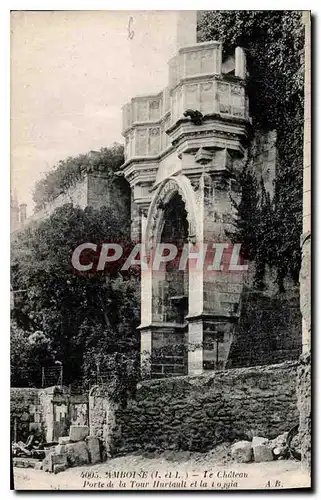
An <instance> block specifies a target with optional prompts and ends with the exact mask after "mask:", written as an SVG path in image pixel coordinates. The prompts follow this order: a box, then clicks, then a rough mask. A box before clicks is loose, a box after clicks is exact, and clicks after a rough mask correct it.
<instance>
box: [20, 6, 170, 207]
mask: <svg viewBox="0 0 321 500" xmlns="http://www.w3.org/2000/svg"><path fill="white" fill-rule="evenodd" d="M131 16H132V18H133V22H132V30H133V32H134V36H133V38H130V37H129V36H128V23H129V19H130V17H131ZM173 23H175V12H173V11H156V12H150V11H149V12H137V11H135V12H132V13H131V12H128V11H123V12H120V11H119V12H117V11H109V12H108V11H78V12H72V11H69V12H63V11H60V12H59V11H56V12H14V13H13V14H12V22H11V33H12V39H11V40H12V41H11V43H12V50H11V64H12V70H11V151H12V155H11V182H12V190H13V191H14V190H16V192H17V195H18V200H19V203H22V202H25V203H27V204H28V214H29V215H30V214H31V212H32V210H33V202H32V190H33V187H34V183H35V182H36V181H37V180H39V179H40V178H41V176H42V175H43V173H44V172H46V171H48V170H49V169H50V168H52V166H53V165H54V164H55V163H56V162H57V161H58V160H60V159H64V158H65V157H67V156H69V155H76V154H78V153H83V152H86V151H90V150H92V149H99V148H101V147H102V146H108V145H110V144H111V143H112V142H113V141H120V142H122V136H121V106H122V105H123V104H124V103H125V102H126V101H127V100H128V99H129V98H130V97H132V96H134V95H135V94H139V93H144V92H153V91H155V92H156V91H159V90H161V89H162V88H163V87H164V86H165V85H166V81H167V62H168V59H169V58H170V57H171V56H172V54H173V51H174V50H175V49H174V48H173V47H175V45H174V43H175V33H174V28H173V29H172V27H173V26H174V24H173Z"/></svg>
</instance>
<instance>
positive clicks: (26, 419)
mask: <svg viewBox="0 0 321 500" xmlns="http://www.w3.org/2000/svg"><path fill="white" fill-rule="evenodd" d="M42 419H43V412H42V408H41V407H40V403H39V389H31V388H11V398H10V428H11V440H13V439H16V440H17V441H25V440H26V438H27V437H28V435H29V430H30V424H31V423H40V422H41V421H42ZM15 434H16V435H15Z"/></svg>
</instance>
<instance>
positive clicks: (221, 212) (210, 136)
mask: <svg viewBox="0 0 321 500" xmlns="http://www.w3.org/2000/svg"><path fill="white" fill-rule="evenodd" d="M179 17H182V18H184V19H185V23H181V26H183V27H182V28H181V32H180V33H179V34H178V48H177V54H176V55H175V56H174V57H172V58H171V60H170V61H169V64H168V86H167V87H166V88H165V89H164V90H163V91H162V92H160V93H157V94H149V95H140V96H137V97H133V98H132V99H131V100H130V102H129V103H127V104H125V106H124V107H123V135H124V137H125V163H124V165H123V170H122V173H123V175H124V176H125V178H126V179H127V180H128V182H129V184H130V187H131V193H132V202H131V218H132V239H133V240H137V241H141V242H142V243H143V245H144V247H145V248H146V252H147V254H148V253H152V252H153V250H154V249H155V247H156V245H157V244H158V243H162V242H164V243H173V244H175V245H176V246H178V248H179V250H182V249H183V246H184V244H186V243H190V244H191V245H194V252H196V253H197V251H199V248H200V245H208V248H212V247H213V244H217V243H228V242H229V237H228V233H229V232H230V231H231V230H232V229H233V226H232V224H231V223H232V218H233V204H232V202H231V198H233V199H234V200H237V199H238V197H239V195H240V186H239V185H238V181H237V173H239V172H240V171H241V170H242V168H243V166H244V163H245V161H246V157H247V150H248V147H249V131H250V129H251V117H250V116H249V102H248V97H247V95H246V88H245V79H246V75H247V68H246V57H245V54H244V51H243V49H242V48H240V47H237V48H236V49H235V54H234V56H233V57H232V56H229V57H227V58H223V51H222V44H221V43H220V42H216V41H210V42H204V43H196V12H191V11H189V12H182V13H180V14H179ZM180 41H183V43H184V45H181V44H180ZM256 141H257V143H258V150H259V153H258V155H257V161H256V165H255V170H256V174H257V176H258V179H263V181H264V184H265V188H266V190H267V191H268V192H270V193H271V194H272V191H273V180H274V178H275V168H276V167H275V158H276V152H275V133H273V132H270V133H268V134H266V135H262V137H260V138H257V139H256ZM192 251H193V250H192ZM192 251H191V252H192ZM250 282H251V272H249V273H244V272H243V273H242V272H225V273H224V272H216V273H213V272H212V273H210V272H206V269H201V270H199V271H197V272H195V269H193V265H192V263H191V261H190V264H189V266H188V269H184V270H180V269H178V266H177V265H176V266H173V265H172V264H171V263H170V262H168V263H164V265H163V267H162V268H161V270H159V271H153V270H146V271H145V270H144V271H142V273H141V325H140V327H139V328H140V331H141V352H142V354H141V361H142V365H143V366H144V373H145V374H146V375H147V376H152V377H153V378H158V377H164V376H173V375H184V374H200V373H202V372H203V371H204V370H214V369H222V368H225V367H227V366H228V365H231V354H232V353H233V352H234V354H235V356H236V357H237V353H238V352H242V351H243V350H244V347H245V350H247V349H249V348H250V347H249V345H248V343H249V339H248V338H244V339H243V342H245V344H246V345H245V346H242V339H240V341H238V343H239V344H240V342H241V344H240V345H238V346H237V345H235V342H236V337H237V332H238V330H239V329H240V319H242V318H241V316H242V307H241V306H242V303H243V304H244V307H243V313H245V315H247V316H249V315H251V311H252V309H253V308H255V306H256V307H261V306H262V307H263V309H264V310H265V311H266V309H269V312H266V313H265V312H264V311H263V312H262V318H261V319H257V318H256V319H255V314H252V317H253V321H254V322H256V326H255V328H256V330H258V331H257V333H256V336H257V338H256V340H255V342H254V344H255V345H254V346H253V353H254V357H253V356H247V355H246V354H245V353H244V352H243V353H242V354H241V356H242V358H243V362H242V360H241V361H240V359H238V360H237V365H238V366H239V365H241V366H242V364H243V365H251V364H252V365H254V364H266V363H271V362H275V361H284V360H286V359H293V358H297V357H298V355H299V352H300V346H301V339H300V318H299V313H298V311H299V301H298V300H299V299H298V294H296V295H295V294H294V296H293V294H292V295H291V298H290V302H288V301H287V300H284V299H283V301H282V307H283V311H282V308H281V309H280V310H279V312H275V311H274V305H275V304H274V305H272V303H271V302H270V301H269V299H268V297H267V295H266V294H265V295H264V296H263V300H262V297H261V296H260V297H257V295H256V296H255V301H256V303H255V305H253V306H252V305H251V300H250V303H249V299H248V297H249V296H248V295H244V293H243V292H244V291H245V289H247V291H251V286H250V288H249V287H248V286H247V288H246V286H245V285H249V284H250ZM270 295H271V294H270ZM250 298H251V297H250ZM252 302H253V301H252ZM246 307H247V309H246V311H245V308H246ZM274 314H279V315H280V316H282V315H284V317H286V318H287V319H286V321H285V322H284V321H281V323H282V327H281V328H283V332H281V331H280V332H278V333H277V334H276V335H275V338H274V339H273V340H272V337H273V335H274V334H273V331H272V332H271V327H272V330H273V328H276V329H277V330H278V329H279V321H278V319H277V320H276V321H274V322H273V319H272V317H273V315H274ZM243 315H244V314H243ZM264 321H265V322H266V324H265V325H264ZM241 322H242V321H241ZM271 322H272V323H271ZM268 323H269V326H267V324H268ZM284 323H286V324H284ZM269 335H272V337H271V341H269V339H268V336H269ZM282 337H283V338H282ZM233 342H234V345H233ZM262 344H263V350H262ZM272 344H273V345H272ZM260 346H261V347H260ZM257 349H258V351H260V354H259V355H258V356H256V358H255V351H257ZM235 356H234V357H235ZM232 365H233V363H232Z"/></svg>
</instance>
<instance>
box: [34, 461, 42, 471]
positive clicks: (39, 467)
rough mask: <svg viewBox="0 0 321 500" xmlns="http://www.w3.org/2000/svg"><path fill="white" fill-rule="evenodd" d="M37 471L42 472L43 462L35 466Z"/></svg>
mask: <svg viewBox="0 0 321 500" xmlns="http://www.w3.org/2000/svg"><path fill="white" fill-rule="evenodd" d="M35 469H36V470H42V462H40V461H39V462H37V463H36V464H35Z"/></svg>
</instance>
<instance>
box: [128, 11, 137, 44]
mask: <svg viewBox="0 0 321 500" xmlns="http://www.w3.org/2000/svg"><path fill="white" fill-rule="evenodd" d="M133 24H134V19H133V17H132V16H131V17H130V18H129V21H128V28H127V29H128V39H129V40H132V39H133V38H134V36H135V31H134V29H133Z"/></svg>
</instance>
